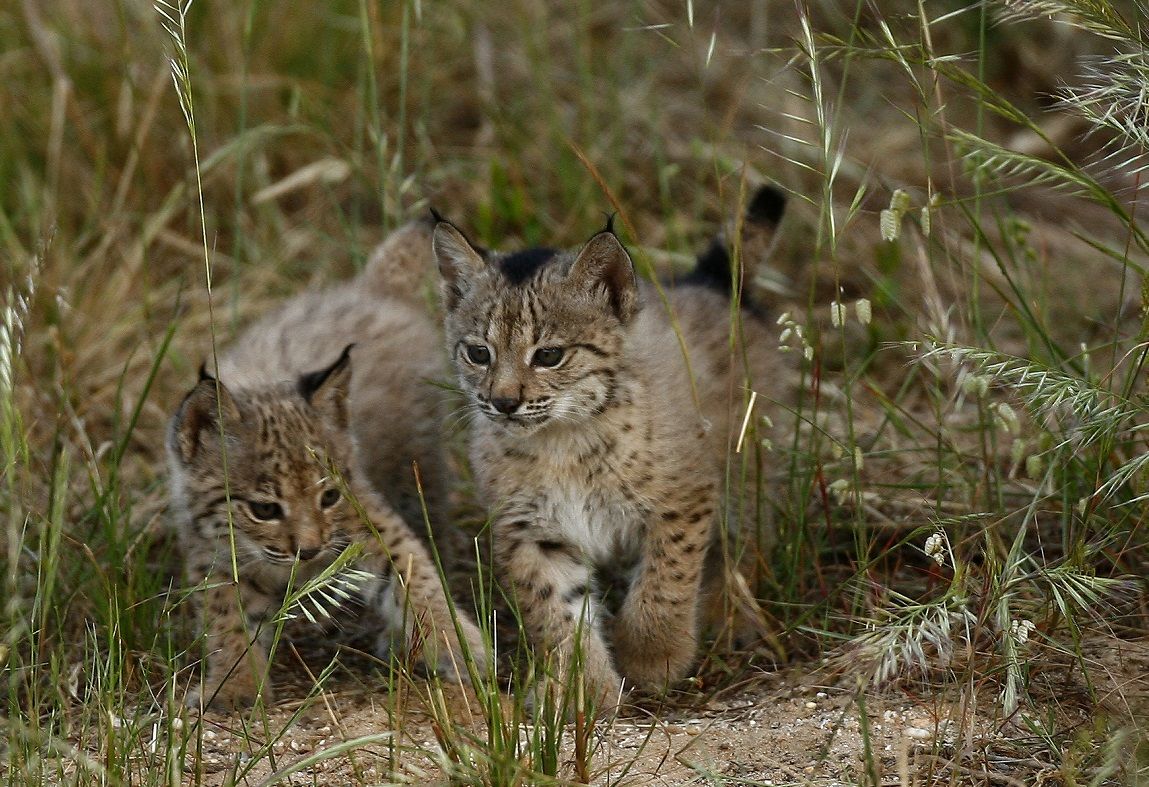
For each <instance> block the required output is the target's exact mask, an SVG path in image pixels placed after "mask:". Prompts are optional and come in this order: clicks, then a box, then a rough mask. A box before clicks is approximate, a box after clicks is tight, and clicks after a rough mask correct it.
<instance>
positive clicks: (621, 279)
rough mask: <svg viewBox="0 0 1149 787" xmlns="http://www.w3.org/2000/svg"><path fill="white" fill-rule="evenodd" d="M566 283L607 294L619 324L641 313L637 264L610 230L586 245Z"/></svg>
mask: <svg viewBox="0 0 1149 787" xmlns="http://www.w3.org/2000/svg"><path fill="white" fill-rule="evenodd" d="M567 280H568V281H571V282H574V283H577V284H581V285H582V286H584V287H586V288H587V289H588V290H591V291H592V292H594V291H601V292H605V293H606V295H607V297H608V298H609V299H610V307H611V309H613V310H614V313H615V316H617V317H618V319H619V322H622V323H624V324H625V323H627V322H629V321H630V318H631V317H633V316H634V313H635V311H636V310H637V309H638V281H637V280H636V279H635V277H634V263H633V262H632V261H631V259H630V255H629V254H628V253H627V251H626V249H625V248H624V247H623V245H622V243H621V242H620V241H619V239H618V237H617V236H616V235H615V234H614V233H613V232H611V231H610V230H603V231H602V232H600V233H598V234H597V235H595V236H594V237H593V238H591V239H590V240H588V241H587V242H586V245H585V246H583V247H582V251H580V252H579V254H578V257H577V258H576V259H575V261H574V264H573V265H571V269H570V273H568V274H567Z"/></svg>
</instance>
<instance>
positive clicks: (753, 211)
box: [682, 185, 786, 307]
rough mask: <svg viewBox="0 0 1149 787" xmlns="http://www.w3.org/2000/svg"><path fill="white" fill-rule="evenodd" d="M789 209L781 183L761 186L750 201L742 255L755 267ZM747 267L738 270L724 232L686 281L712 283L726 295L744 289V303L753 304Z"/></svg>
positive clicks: (743, 227) (702, 284)
mask: <svg viewBox="0 0 1149 787" xmlns="http://www.w3.org/2000/svg"><path fill="white" fill-rule="evenodd" d="M785 211H786V194H785V193H784V192H783V191H782V190H781V189H780V188H778V187H777V186H772V185H765V186H760V187H759V188H758V190H757V191H755V192H754V195H753V196H752V197H751V198H750V202H749V203H747V205H746V212H745V214H744V216H743V221H742V258H743V261H744V262H745V263H748V266H749V268H750V269H751V270H753V269H754V267H755V266H756V264H757V263H758V261H759V259H758V258H759V257H760V256H761V255H762V254H764V253H765V250H766V248H767V247H768V246H769V245H770V243H771V241H772V240H773V237H774V233H775V230H777V228H778V224H779V222H780V221H781V220H782V215H783V213H785ZM746 267H747V265H745V264H744V265H743V266H742V270H738V271H735V270H734V259H733V256H732V254H731V245H730V241H729V240H728V239H726V238H724V237H723V236H721V235H720V236H718V237H716V238H714V240H712V241H710V245H709V246H707V248H706V251H704V252H702V253H701V254H699V255H698V262H697V263H696V264H695V266H694V270H693V271H691V272H690V274H689V275H688V276H687V277H686V279H685V280H683V282H682V283H683V284H693V285H696V286H701V287H709V288H711V289H714V290H718V291H719V292H722V293H725V294H726V295H732V294H733V293H734V292H735V291H741V292H742V303H743V304H744V305H746V306H750V307H753V303H752V301H751V299H750V296H749V293H748V292H746V290H745V287H744V286H743V285H744V284H745V272H744V271H745V268H746Z"/></svg>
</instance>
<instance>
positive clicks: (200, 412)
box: [170, 370, 241, 464]
mask: <svg viewBox="0 0 1149 787" xmlns="http://www.w3.org/2000/svg"><path fill="white" fill-rule="evenodd" d="M204 375H205V372H204V371H203V370H201V376H200V381H199V383H197V384H196V387H195V388H193V389H191V392H190V393H188V395H187V396H185V397H184V400H183V402H182V403H181V404H180V406H179V409H178V410H177V411H176V414H175V418H173V419H172V429H171V438H170V439H171V440H172V445H173V446H174V447H175V449H176V451H177V453H179V455H180V458H181V459H182V460H183V461H184V463H185V464H190V463H191V462H192V461H193V460H194V459H195V458H196V457H197V456H198V455H199V454H200V452H201V451H202V450H203V448H204V446H205V445H206V444H208V443H210V442H212V441H213V440H214V441H218V439H219V434H220V416H221V414H222V416H223V425H224V430H225V431H226V428H227V426H228V425H229V424H234V423H238V422H239V421H240V419H241V416H240V412H239V407H238V406H237V405H236V403H235V399H233V398H232V395H231V392H229V391H228V390H227V387H226V386H225V385H224V384H223V383H221V382H219V381H218V380H216V379H215V378H213V377H211V376H210V375H208V376H204Z"/></svg>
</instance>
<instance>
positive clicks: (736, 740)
mask: <svg viewBox="0 0 1149 787" xmlns="http://www.w3.org/2000/svg"><path fill="white" fill-rule="evenodd" d="M1088 652H1089V653H1090V654H1091V655H1090V656H1089V659H1090V661H1091V662H1092V664H1091V666H1092V667H1093V669H1092V670H1091V676H1092V677H1093V679H1094V680H1093V683H1094V685H1093V690H1094V699H1090V696H1089V692H1088V690H1087V689H1086V688H1085V687H1083V686H1082V685H1081V682H1080V681H1079V680H1077V679H1076V674H1077V673H1075V671H1074V670H1073V669H1072V668H1069V669H1067V670H1049V671H1048V672H1047V673H1043V674H1042V676H1040V677H1039V678H1037V679H1035V680H1033V681H1032V682H1031V691H1032V696H1033V698H1034V702H1033V704H1032V705H1030V706H1028V707H1025V708H1023V710H1022V711H1021V712H1019V713H1018V714H1016V715H1015V717H1013V718H1010V719H1001V718H1000V711H998V710H997V708H998V706H997V703H996V695H997V691H998V686H997V684H996V682H994V681H992V680H979V681H976V682H973V683H972V684H966V685H958V684H954V683H951V684H942V685H935V686H932V687H926V686H923V685H918V686H916V687H915V686H904V687H901V688H896V689H888V690H884V691H873V690H871V691H867V692H864V693H859V692H858V690H857V689H856V688H849V687H847V686H846V685H844V684H849V683H851V681H853V679H852V678H839V679H838V680H836V681H829V680H826V679H825V677H824V676H823V675H824V674H823V672H822V671H821V670H819V669H817V668H816V667H815V666H814V665H804V666H794V667H790V668H787V669H785V670H783V671H780V672H766V671H764V672H761V673H756V674H753V675H751V676H749V679H748V680H747V681H745V682H743V683H742V684H741V687H737V686H736V687H731V688H730V689H727V690H725V691H721V692H718V693H717V694H716V695H713V696H711V697H710V698H709V699H707V698H704V697H701V696H697V697H686V698H676V700H675V701H674V706H673V707H665V706H664V707H662V708H653V707H650V706H648V707H647V708H646V709H630V710H627V711H624V712H623V713H622V714H620V715H619V716H618V717H617V718H614V719H612V720H609V721H608V722H602V723H600V724H598V725H596V728H595V729H594V731H593V732H592V735H591V738H590V740H591V743H590V746H589V756H588V758H587V760H586V761H587V762H588V766H587V768H586V769H585V771H584V774H585V775H584V777H582V778H585V779H587V781H589V783H592V784H603V785H605V784H612V785H645V784H656V785H693V784H699V785H702V784H747V783H750V784H765V785H783V784H816V785H847V784H859V783H866V779H867V771H868V770H869V769H870V768H872V772H873V777H872V778H871V781H870V782H869V783H874V784H879V785H902V784H904V785H909V784H923V785H924V784H1017V785H1032V784H1061V783H1063V782H1062V780H1061V779H1060V778H1059V776H1058V772H1059V771H1058V768H1059V764H1058V763H1057V762H1055V761H1053V759H1052V758H1051V757H1050V751H1049V749H1047V748H1046V747H1044V746H1043V745H1042V741H1041V738H1042V736H1043V732H1042V731H1043V730H1045V731H1050V732H1052V734H1053V735H1055V736H1058V737H1063V736H1069V737H1070V738H1073V737H1074V736H1076V737H1077V738H1078V739H1083V736H1084V735H1085V734H1086V733H1088V731H1089V730H1091V729H1094V728H1095V722H1096V721H1097V719H1098V718H1099V717H1100V716H1101V715H1104V716H1105V717H1106V718H1108V719H1109V720H1110V721H1111V722H1112V723H1115V724H1116V725H1131V726H1132V728H1133V729H1134V731H1133V732H1131V735H1133V736H1136V735H1141V736H1144V735H1145V733H1146V732H1147V730H1149V728H1147V727H1146V726H1145V725H1146V722H1145V720H1146V719H1149V641H1123V640H1117V639H1112V640H1105V641H1097V642H1093V643H1091V645H1090V647H1089V648H1088ZM820 676H823V677H820ZM341 684H349V685H341ZM854 685H855V686H856V684H854ZM398 691H399V692H400V694H401V695H402V696H398V697H397V696H395V695H391V694H388V693H387V692H386V691H381V692H378V691H373V690H372V689H371V688H370V687H368V686H366V685H365V682H364V681H353V680H340V679H338V678H337V679H336V680H335V681H334V682H333V684H331V690H329V691H325V692H322V693H320V694H318V695H315V696H312V697H311V698H309V699H306V700H304V699H302V698H301V697H303V696H306V693H307V692H306V686H305V681H302V680H299V681H293V683H292V684H290V685H287V686H284V687H281V694H285V695H286V696H284V697H283V698H282V699H281V700H280V701H279V703H278V704H277V705H276V706H275V707H273V708H272V709H271V711H270V713H269V715H268V718H267V724H266V726H264V724H263V722H262V721H261V722H258V723H256V724H255V725H253V726H252V727H249V728H248V729H247V730H246V731H245V730H244V724H243V720H242V719H241V718H240V717H238V716H235V715H223V714H214V713H211V714H207V715H205V716H204V717H203V718H202V719H200V720H198V722H199V723H201V724H202V736H201V737H200V740H201V741H202V747H203V748H202V751H199V752H196V751H194V746H192V747H189V750H188V751H187V752H186V755H185V757H184V760H183V762H184V777H185V778H186V779H187V780H189V781H194V780H196V778H197V771H198V778H199V779H202V783H204V784H208V785H222V784H229V783H233V782H238V783H240V784H253V785H256V784H265V783H287V784H321V785H336V784H360V783H362V784H387V783H396V782H397V783H409V784H448V783H464V784H466V783H476V782H479V783H500V782H499V781H498V780H497V779H496V778H495V777H493V776H492V774H491V771H490V769H489V766H488V764H487V763H484V762H483V761H482V758H481V755H479V754H477V753H476V752H477V751H479V750H481V747H480V749H476V750H472V753H471V755H470V756H469V755H468V753H467V752H466V750H465V749H463V748H461V747H458V742H459V741H461V740H462V738H463V734H462V733H463V732H464V731H469V732H470V733H472V734H474V735H475V736H477V739H478V740H479V741H485V739H486V728H485V725H484V724H483V723H482V721H481V719H482V714H481V713H480V711H479V705H478V703H477V701H476V699H475V698H474V696H473V695H470V694H469V693H468V692H467V691H465V690H463V689H461V688H460V687H457V686H447V687H444V689H443V695H442V697H443V699H444V700H445V705H444V706H443V707H445V708H446V709H447V717H449V718H450V719H451V720H453V721H454V723H455V724H456V732H455V734H454V735H453V736H448V738H450V739H452V740H454V741H455V745H454V746H449V747H448V749H449V750H450V752H451V753H450V754H448V753H446V750H445V749H444V747H443V746H441V745H440V743H439V742H438V739H437V735H436V732H437V725H436V723H435V721H434V719H435V714H432V713H430V712H429V707H430V704H431V703H432V702H434V701H435V699H434V698H433V697H432V690H431V689H430V684H428V683H426V682H424V681H419V680H413V681H411V682H409V683H406V684H405V685H404V686H403V687H402V688H400V689H399V690H398ZM292 694H296V695H297V696H292ZM399 718H401V724H399V725H396V724H395V723H394V722H393V719H399ZM438 718H439V720H440V722H441V721H442V720H443V718H444V715H443V713H442V712H440V713H439V714H438ZM188 723H191V724H195V723H197V720H196V719H195V718H194V717H192V718H189V719H188ZM396 727H398V728H399V729H401V733H397V734H394V735H393V734H392V732H391V731H392V730H393V729H396ZM438 728H439V729H441V724H439V725H438ZM867 728H868V736H867V734H866V733H867ZM1138 729H1139V731H1137V730H1138ZM533 732H535V731H534V730H532V728H530V727H529V726H527V725H523V726H522V727H521V728H520V729H519V735H520V737H521V738H526V737H527V736H530V735H531V734H532V733H533ZM576 732H577V730H576V728H575V726H574V725H567V726H566V727H565V729H564V733H563V739H562V755H561V758H560V760H561V765H560V768H559V780H560V781H564V782H565V781H568V780H569V781H570V782H579V781H581V780H582V779H580V777H579V774H578V768H577V766H576V747H575V738H576ZM371 736H374V737H371ZM867 737H868V739H869V743H870V745H869V747H868V748H867V746H866V739H867ZM193 738H194V736H193ZM356 739H363V740H359V741H358V742H357V743H355V744H353V745H352V746H351V747H350V748H349V749H348V750H344V747H345V742H347V741H355V740H356ZM269 740H271V741H273V742H272V743H271V744H270V746H269V747H266V748H265V749H264V751H265V752H266V754H267V755H268V756H263V753H262V752H261V747H265V746H266V742H267V741H269ZM253 760H254V762H253ZM867 763H870V765H869V766H868V765H867ZM452 776H453V777H454V781H453V782H452ZM587 777H589V778H587ZM537 781H538V780H537V779H532V778H531V777H529V776H527V777H525V778H524V780H523V782H522V783H537Z"/></svg>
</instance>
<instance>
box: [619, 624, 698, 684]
mask: <svg viewBox="0 0 1149 787" xmlns="http://www.w3.org/2000/svg"><path fill="white" fill-rule="evenodd" d="M613 633H614V637H613V642H614V653H615V661H616V662H617V664H618V668H619V672H621V673H622V675H623V676H624V677H625V678H626V680H627V682H628V683H632V684H633V685H635V686H637V687H639V688H642V689H648V690H655V691H661V690H663V689H665V688H666V687H667V686H668V685H669V684H672V683H675V682H677V681H679V680H681V679H682V678H684V677H685V676H686V675H687V674H688V673H689V672H690V667H691V666H692V665H693V664H694V658H695V652H696V651H697V642H696V638H695V637H694V636H693V635H689V634H688V635H683V636H681V637H678V638H672V637H670V636H667V635H665V634H661V635H658V636H642V635H641V634H639V633H637V632H635V631H634V630H633V629H629V628H623V627H622V626H619V625H616V626H615V627H614V632H613Z"/></svg>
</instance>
